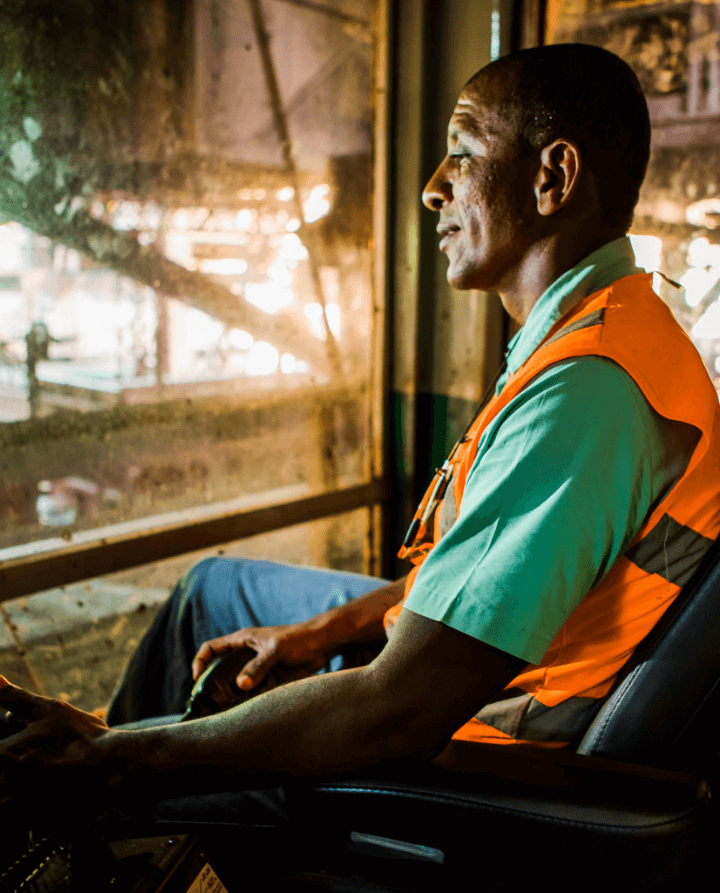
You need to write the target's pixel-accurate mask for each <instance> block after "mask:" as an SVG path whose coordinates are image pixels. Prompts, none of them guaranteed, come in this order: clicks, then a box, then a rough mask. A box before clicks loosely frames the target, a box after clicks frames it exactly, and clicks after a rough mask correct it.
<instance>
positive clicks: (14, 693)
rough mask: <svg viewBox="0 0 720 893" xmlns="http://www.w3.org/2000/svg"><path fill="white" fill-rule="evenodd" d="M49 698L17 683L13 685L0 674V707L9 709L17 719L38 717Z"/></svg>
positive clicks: (45, 708)
mask: <svg viewBox="0 0 720 893" xmlns="http://www.w3.org/2000/svg"><path fill="white" fill-rule="evenodd" d="M48 702H49V698H43V697H42V696H41V695H34V694H33V693H32V692H29V691H25V689H24V688H20V687H19V686H17V685H13V684H12V683H11V682H8V680H7V679H6V678H5V677H4V676H0V707H4V708H5V709H6V710H9V711H10V712H11V713H12V714H13V715H14V716H17V717H18V718H19V719H24V720H27V721H28V722H31V721H32V720H34V719H40V717H41V716H43V715H44V714H45V712H46V710H47V705H48Z"/></svg>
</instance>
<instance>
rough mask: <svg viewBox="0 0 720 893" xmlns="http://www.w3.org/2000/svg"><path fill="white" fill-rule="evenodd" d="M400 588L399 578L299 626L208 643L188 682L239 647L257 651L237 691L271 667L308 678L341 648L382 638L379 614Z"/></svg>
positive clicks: (395, 600)
mask: <svg viewBox="0 0 720 893" xmlns="http://www.w3.org/2000/svg"><path fill="white" fill-rule="evenodd" d="M404 588H405V578H404V577H403V578H402V579H401V580H396V581H395V582H392V583H386V584H385V585H384V586H379V587H378V588H377V589H373V590H372V591H371V592H367V593H365V595H362V596H360V597H359V598H356V599H352V600H351V601H349V602H348V603H347V604H345V605H341V606H340V607H337V608H331V609H330V610H329V611H326V612H325V613H324V614H320V615H318V616H317V617H313V618H311V619H310V620H308V621H306V622H305V623H294V624H287V625H285V626H266V627H259V628H248V629H241V630H238V631H237V632H235V633H230V634H229V635H227V636H221V637H220V638H217V639H211V640H210V641H209V642H205V643H204V644H203V645H202V646H201V647H200V650H199V651H198V653H197V654H196V655H195V659H194V660H193V663H192V674H193V679H195V680H197V679H198V678H199V677H200V676H201V675H202V673H203V672H204V670H205V669H206V667H208V665H209V664H210V663H212V661H214V660H215V658H217V657H222V655H224V654H228V653H229V652H231V651H236V650H238V649H239V648H252V650H253V651H255V652H257V657H256V658H254V659H253V660H251V661H249V662H248V663H247V664H246V665H245V667H244V668H243V670H242V672H240V673H239V674H238V676H237V680H236V681H237V686H238V688H240V689H241V690H242V691H249V690H250V689H251V688H255V686H256V685H258V683H260V682H262V680H263V679H264V678H265V676H267V674H268V673H269V671H270V670H271V669H272V668H273V667H274V666H276V665H278V666H283V667H289V668H293V669H297V670H303V671H304V672H305V673H306V674H307V675H308V676H311V675H312V674H313V673H316V672H317V671H318V670H321V669H322V668H323V667H324V666H325V665H326V664H327V662H328V660H329V659H330V658H331V657H334V655H336V654H339V653H340V652H341V651H342V649H343V647H344V646H346V645H350V644H353V643H358V642H366V643H367V642H377V641H380V640H381V639H384V630H383V625H382V619H383V615H384V614H385V612H386V611H387V610H388V608H391V607H392V606H393V605H396V604H397V603H398V602H399V601H400V600H401V598H402V596H403V592H404Z"/></svg>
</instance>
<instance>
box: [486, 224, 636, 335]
mask: <svg viewBox="0 0 720 893" xmlns="http://www.w3.org/2000/svg"><path fill="white" fill-rule="evenodd" d="M624 235H625V233H624V232H622V231H619V230H618V229H617V228H616V227H602V228H599V227H595V228H594V229H593V231H592V232H591V233H589V234H588V235H585V234H584V233H582V232H575V233H566V232H555V233H552V234H550V235H549V236H548V237H547V238H545V239H542V240H539V241H538V242H537V243H536V244H535V246H534V248H533V250H532V251H531V252H529V253H528V255H527V256H526V258H525V260H524V262H523V264H522V267H521V268H520V269H519V270H517V271H516V275H515V276H514V277H513V280H512V282H509V283H508V284H507V286H506V287H503V288H500V289H498V294H499V295H500V300H501V301H502V304H503V307H504V308H505V310H506V311H507V313H508V314H509V316H510V317H511V318H512V319H514V320H515V322H516V323H517V324H518V325H520V326H523V325H525V322H526V321H527V318H528V316H529V315H530V311H531V310H532V309H533V307H534V306H535V304H536V303H537V301H538V299H539V298H540V296H541V295H542V294H543V293H544V292H545V291H546V290H547V289H548V288H549V287H550V286H551V285H552V284H553V282H555V280H556V279H558V278H559V277H560V276H562V275H563V273H566V272H567V271H568V270H571V269H572V268H573V267H574V266H575V265H576V264H578V263H580V261H581V260H582V259H583V258H585V257H587V256H588V255H589V254H592V253H593V251H597V250H598V248H602V246H603V245H606V244H607V243H608V242H612V241H614V240H615V239H619V238H622V236H624Z"/></svg>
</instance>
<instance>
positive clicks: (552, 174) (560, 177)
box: [535, 139, 582, 217]
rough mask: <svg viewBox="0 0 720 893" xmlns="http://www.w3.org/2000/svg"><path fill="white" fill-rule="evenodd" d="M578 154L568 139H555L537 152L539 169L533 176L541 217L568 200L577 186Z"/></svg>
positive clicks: (579, 170) (579, 168)
mask: <svg viewBox="0 0 720 893" xmlns="http://www.w3.org/2000/svg"><path fill="white" fill-rule="evenodd" d="M581 170H582V156H581V155H580V150H579V149H578V147H577V146H576V145H575V144H574V143H571V142H569V141H568V140H562V139H560V140H555V141H554V142H552V143H550V144H549V145H547V146H545V148H544V149H543V150H542V151H541V152H540V170H539V171H538V173H537V176H536V178H535V201H536V203H537V209H538V213H539V214H541V215H542V216H543V217H549V216H550V215H551V214H555V213H556V212H557V211H559V210H560V209H561V208H564V207H565V205H567V203H568V202H569V201H570V199H571V198H572V197H573V195H574V194H575V192H576V191H577V188H578V182H579V180H580V172H581Z"/></svg>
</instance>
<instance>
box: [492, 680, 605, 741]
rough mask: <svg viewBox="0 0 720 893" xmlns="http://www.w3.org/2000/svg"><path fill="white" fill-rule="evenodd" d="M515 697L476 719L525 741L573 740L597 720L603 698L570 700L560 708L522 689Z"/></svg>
mask: <svg viewBox="0 0 720 893" xmlns="http://www.w3.org/2000/svg"><path fill="white" fill-rule="evenodd" d="M516 691H517V692H520V693H519V694H518V695H516V696H514V697H511V698H504V699H503V700H502V701H494V702H493V703H491V704H486V705H485V706H484V707H483V708H482V710H481V711H480V712H479V713H478V714H476V719H479V720H480V722H484V723H485V724H486V725H488V726H492V727H493V728H494V729H498V730H499V731H501V732H505V734H506V735H510V737H511V738H517V739H519V740H522V741H570V740H571V739H572V738H574V737H575V736H576V735H578V734H579V733H580V732H584V731H585V729H587V727H588V726H589V725H590V723H591V722H592V721H593V719H594V718H595V714H596V713H597V712H598V710H599V709H600V707H601V706H602V704H603V700H602V698H568V699H567V700H565V701H563V702H562V703H561V704H558V705H557V706H556V707H547V706H546V705H545V704H541V703H540V701H537V700H536V699H535V698H534V697H533V696H532V695H529V694H528V693H527V692H524V691H522V690H521V689H508V691H507V692H506V694H511V693H512V692H516Z"/></svg>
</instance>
